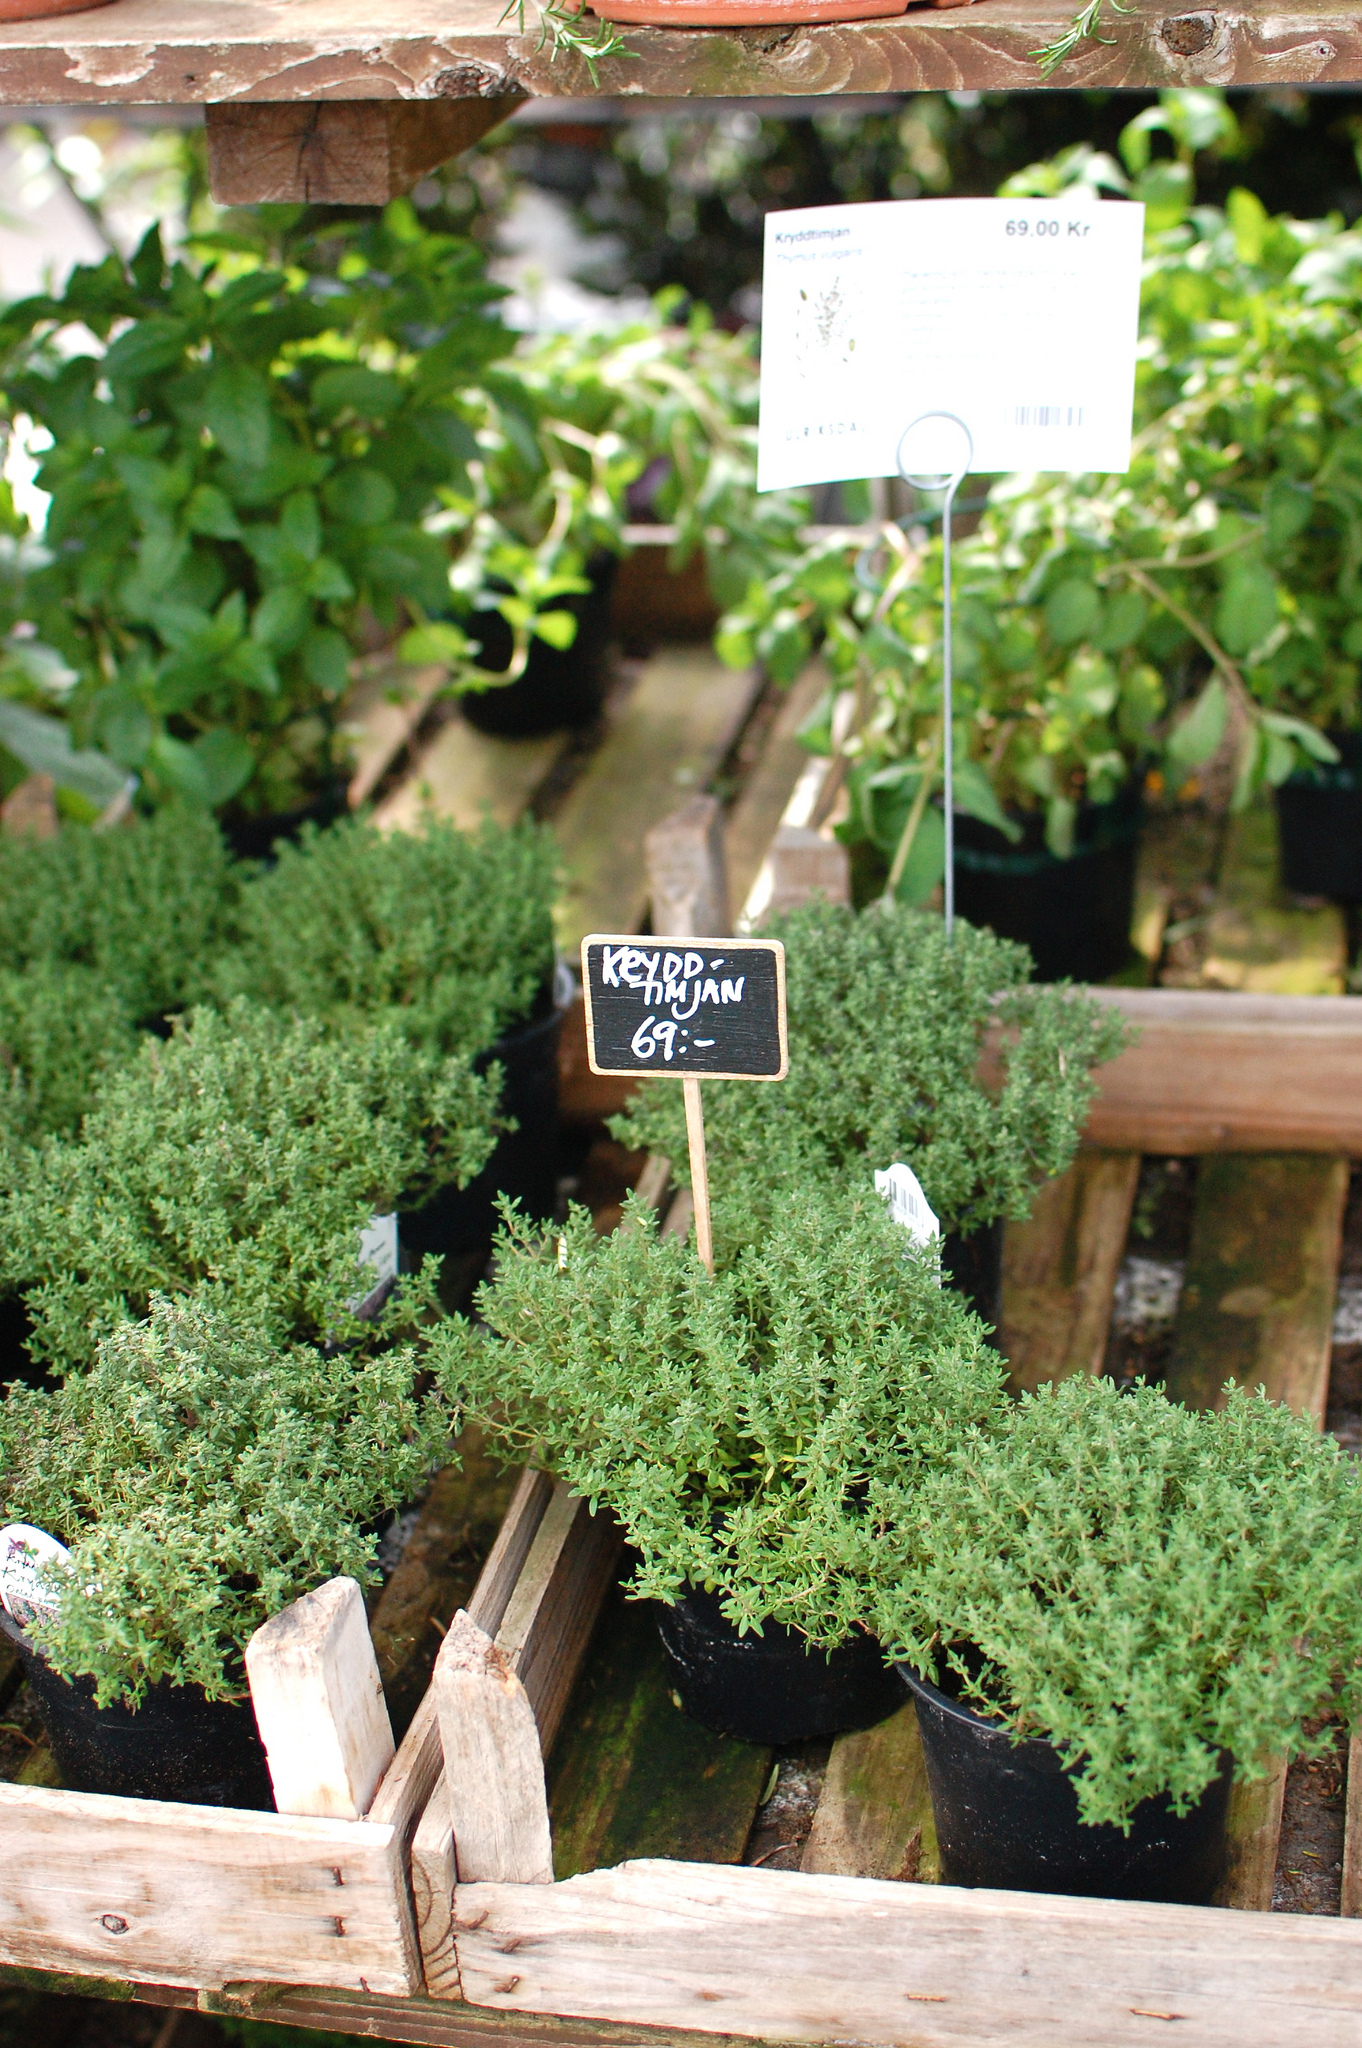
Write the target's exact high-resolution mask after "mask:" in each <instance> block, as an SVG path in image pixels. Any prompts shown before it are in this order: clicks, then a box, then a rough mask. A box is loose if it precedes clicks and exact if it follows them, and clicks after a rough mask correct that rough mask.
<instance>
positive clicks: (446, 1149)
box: [0, 999, 496, 1375]
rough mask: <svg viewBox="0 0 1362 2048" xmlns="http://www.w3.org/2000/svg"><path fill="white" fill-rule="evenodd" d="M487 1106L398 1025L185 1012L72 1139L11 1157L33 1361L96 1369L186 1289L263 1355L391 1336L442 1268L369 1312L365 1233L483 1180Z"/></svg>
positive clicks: (1, 1276) (114, 1075) (11, 1194)
mask: <svg viewBox="0 0 1362 2048" xmlns="http://www.w3.org/2000/svg"><path fill="white" fill-rule="evenodd" d="M495 1099H496V1097H495V1087H494V1083H493V1082H492V1080H491V1079H490V1078H486V1077H483V1076H481V1075H478V1074H475V1073H474V1072H473V1069H472V1065H471V1063H470V1062H469V1061H468V1060H467V1059H462V1058H459V1057H457V1056H453V1055H451V1056H448V1057H439V1056H436V1055H433V1054H430V1053H427V1052H424V1051H422V1050H420V1049H418V1048H417V1047H415V1046H414V1045H412V1043H411V1042H410V1041H409V1040H408V1039H407V1038H406V1037H404V1035H403V1034H402V1032H401V1030H400V1029H399V1028H398V1027H397V1025H396V1024H394V1023H393V1022H392V1021H391V1020H382V1021H379V1022H376V1023H374V1024H371V1025H370V1026H368V1027H367V1028H365V1029H363V1030H356V1031H354V1032H352V1033H349V1034H347V1035H346V1036H344V1037H340V1036H337V1035H335V1034H328V1033H327V1031H326V1030H325V1028H324V1027H323V1026H322V1025H321V1024H320V1023H318V1022H317V1021H315V1020H314V1019H310V1018H299V1017H290V1016H287V1015H282V1014H279V1013H277V1012H275V1011H273V1010H269V1009H266V1008H264V1007H263V1006H260V1005H256V1004H251V1003H248V1002H246V1001H245V1000H244V999H242V1000H239V1001H237V1002H235V1003H233V1004H231V1005H230V1007H229V1008H228V1009H227V1011H226V1012H225V1013H221V1014H220V1013H218V1012H217V1011H215V1010H210V1009H199V1010H196V1011H194V1012H192V1013H191V1014H190V1016H189V1017H188V1018H187V1019H186V1020H184V1021H182V1022H181V1023H179V1024H177V1026H176V1028H175V1030H174V1032H173V1034H172V1036H171V1038H170V1039H169V1041H168V1042H166V1043H162V1042H160V1041H159V1040H151V1041H149V1042H148V1043H147V1044H146V1045H145V1046H144V1047H143V1050H142V1052H141V1054H140V1055H139V1057H138V1058H137V1059H135V1060H134V1061H132V1062H131V1064H130V1065H128V1066H125V1067H122V1068H119V1069H116V1070H115V1071H113V1072H111V1073H109V1074H106V1075H105V1076H104V1077H103V1078H102V1079H101V1080H100V1082H99V1084H98V1087H97V1091H96V1096H95V1102H94V1106H93V1108H92V1109H91V1110H90V1111H89V1113H88V1114H87V1115H86V1117H85V1120H84V1124H83V1126H82V1129H81V1132H80V1135H79V1136H78V1137H76V1138H61V1137H52V1138H48V1139H47V1140H46V1141H45V1143H44V1144H43V1145H42V1146H41V1147H40V1148H39V1149H36V1150H32V1151H27V1152H21V1153H19V1154H18V1155H17V1156H16V1158H15V1161H14V1167H13V1172H12V1176H11V1181H10V1185H9V1187H8V1188H7V1189H5V1190H4V1191H3V1192H2V1193H0V1218H3V1224H2V1225H0V1236H3V1240H4V1242H3V1248H2V1249H0V1282H3V1283H4V1284H6V1285H7V1286H8V1287H9V1288H11V1289H14V1290H18V1291H21V1292H22V1293H23V1295H24V1298H25V1302H26V1305H27V1308H28V1313H29V1316H30V1318H31V1322H32V1334H31V1336H30V1337H29V1340H28V1346H29V1351H30V1354H31V1357H32V1359H33V1361H34V1364H35V1365H39V1366H46V1367H47V1369H48V1370H49V1372H52V1373H56V1374H59V1375H65V1374H70V1373H80V1372H85V1371H88V1370H89V1368H90V1366H91V1364H92V1362H93V1356H94V1349H95V1346H96V1344H97V1342H98V1340H99V1339H100V1338H101V1337H102V1336H104V1335H106V1334H107V1333H108V1332H109V1331H110V1330H112V1329H114V1328H116V1327H117V1326H118V1325H119V1324H120V1323H122V1322H125V1321H127V1320H129V1319H132V1320H138V1319H140V1318H141V1317H144V1316H145V1315H146V1314H147V1313H148V1310H149V1306H150V1302H151V1297H152V1296H153V1294H157V1293H166V1294H181V1293H187V1292H189V1291H191V1290H193V1289H199V1290H201V1291H202V1293H203V1296H204V1298H205V1299H206V1300H208V1301H210V1302H211V1303H213V1304H216V1305H218V1306H220V1307H222V1308H223V1309H224V1311H225V1312H228V1313H230V1315H231V1317H232V1320H233V1322H234V1324H235V1325H236V1326H237V1327H238V1328H239V1329H240V1330H241V1331H243V1332H245V1331H248V1330H255V1331H257V1332H258V1333H259V1334H260V1336H261V1337H262V1339H263V1340H265V1341H268V1342H270V1343H274V1344H282V1345H287V1344H290V1343H295V1342H299V1341H302V1342H309V1343H314V1344H322V1343H328V1344H356V1343H358V1344H369V1345H373V1344H378V1343H382V1342H386V1341H388V1340H389V1339H390V1338H391V1337H392V1336H393V1335H395V1334H397V1333H398V1332H400V1331H401V1330H402V1329H404V1328H405V1327H407V1326H409V1325H410V1324H411V1322H412V1320H413V1319H414V1318H415V1317H416V1316H417V1314H418V1313H419V1312H421V1311H422V1310H423V1309H425V1308H427V1307H429V1305H430V1304H431V1302H432V1300H433V1294H432V1289H433V1285H434V1278H435V1274H434V1270H433V1269H423V1271H422V1273H420V1274H418V1275H413V1276H412V1277H410V1278H408V1279H402V1280H399V1281H398V1282H397V1284H396V1286H395V1288H394V1290H393V1293H392V1295H391V1297H390V1298H389V1300H388V1301H387V1303H386V1304H385V1305H384V1306H383V1307H382V1308H381V1309H380V1310H379V1312H378V1313H377V1314H376V1315H374V1316H372V1317H370V1316H368V1315H361V1314H360V1313H359V1312H358V1303H359V1302H362V1301H363V1299H364V1297H366V1296H367V1295H368V1293H369V1292H371V1290H372V1287H373V1276H372V1274H370V1275H369V1276H368V1281H369V1284H368V1286H367V1287H366V1285H365V1269H363V1268H361V1267H360V1265H359V1263H358V1262H359V1257H360V1240H361V1236H362V1234H363V1233H364V1231H365V1230H366V1229H367V1228H368V1227H369V1225H370V1222H371V1219H372V1218H373V1217H374V1216H375V1215H387V1214H390V1213H391V1212H392V1211H394V1210H395V1209H397V1207H398V1206H399V1204H401V1203H408V1204H411V1205H413V1206H414V1205H416V1204H417V1203H419V1202H420V1201H421V1200H423V1199H425V1198H427V1197H428V1196H429V1194H430V1193H431V1192H432V1191H433V1190H434V1189H435V1188H438V1187H439V1186H441V1185H443V1183H444V1182H445V1181H447V1180H458V1179H462V1180H467V1179H469V1178H471V1176H472V1175H473V1174H474V1173H476V1172H477V1171H478V1169H479V1168H480V1167H481V1166H482V1165H483V1163H484V1161H485V1160H486V1158H487V1156H488V1154H489V1153H490V1151H491V1149H492V1145H493V1142H494V1130H495Z"/></svg>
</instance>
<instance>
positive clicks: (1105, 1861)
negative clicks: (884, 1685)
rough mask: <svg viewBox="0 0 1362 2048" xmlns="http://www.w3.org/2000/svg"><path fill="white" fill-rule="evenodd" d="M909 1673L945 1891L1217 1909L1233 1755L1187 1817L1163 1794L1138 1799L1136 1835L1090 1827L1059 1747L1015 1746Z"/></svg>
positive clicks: (1134, 1822) (1000, 1732) (995, 1728)
mask: <svg viewBox="0 0 1362 2048" xmlns="http://www.w3.org/2000/svg"><path fill="white" fill-rule="evenodd" d="M900 1669H901V1671H902V1675H903V1678H904V1681H905V1682H906V1684H907V1686H908V1688H909V1690H910V1691H911V1693H912V1695H913V1698H914V1700H915V1702H916V1705H917V1721H918V1727H919V1729H920V1730H921V1734H922V1751H923V1757H924V1760H925V1762H926V1766H927V1784H928V1788H929V1789H930V1791H931V1795H932V1812H933V1815H934V1816H935V1819H936V1838H937V1843H938V1846H939V1848H940V1851H941V1878H942V1882H943V1883H944V1884H962V1885H988V1886H990V1887H992V1888H993V1889H994V1890H998V1891H1024V1892H1069V1893H1073V1894H1075V1895H1077V1896H1079V1897H1083V1898H1102V1899H1165V1900H1169V1901H1171V1902H1173V1903H1176V1904H1180V1905H1186V1906H1204V1905H1206V1904H1208V1903H1209V1901H1210V1898H1211V1895H1212V1893H1213V1892H1214V1890H1215V1887H1216V1885H1217V1884H1218V1882H1219V1880H1220V1876H1221V1873H1222V1871H1223V1870H1224V1867H1225V1852H1226V1835H1225V1829H1226V1823H1227V1821H1228V1819H1229V1807H1230V1781H1231V1774H1232V1768H1233V1766H1232V1761H1231V1759H1230V1758H1229V1757H1228V1756H1226V1757H1225V1758H1224V1759H1223V1761H1222V1765H1221V1770H1220V1775H1219V1776H1218V1777H1217V1778H1214V1779H1212V1781H1211V1783H1210V1784H1209V1785H1208V1786H1207V1788H1206V1790H1205V1792H1204V1793H1203V1794H1202V1797H1201V1800H1200V1803H1199V1804H1198V1805H1196V1806H1194V1807H1193V1808H1192V1809H1191V1811H1190V1812H1188V1813H1186V1814H1184V1815H1183V1817H1182V1818H1181V1819H1179V1818H1178V1817H1177V1815H1176V1814H1175V1813H1174V1812H1173V1810H1172V1807H1171V1805H1170V1803H1169V1801H1168V1799H1167V1798H1166V1797H1160V1798H1158V1799H1144V1800H1141V1802H1140V1804H1139V1805H1138V1806H1137V1807H1136V1808H1135V1812H1134V1814H1133V1816H1132V1819H1131V1829H1130V1833H1129V1835H1123V1834H1122V1833H1121V1830H1120V1829H1119V1828H1114V1827H1105V1826H1104V1827H1084V1825H1083V1823H1082V1822H1081V1821H1080V1820H1079V1818H1078V1795H1077V1793H1076V1792H1075V1790H1074V1787H1073V1781H1072V1779H1071V1778H1069V1777H1068V1776H1066V1774H1065V1772H1064V1771H1063V1769H1062V1767H1061V1764H1060V1757H1059V1752H1058V1750H1057V1749H1055V1748H1054V1746H1053V1745H1052V1744H1051V1743H1049V1742H1043V1741H1033V1742H1023V1743H1021V1744H1018V1745H1015V1746H1014V1744H1013V1743H1012V1742H1011V1740H1010V1739H1009V1737H1008V1734H1007V1732H1006V1730H1005V1729H1004V1728H1002V1727H1001V1726H1000V1725H999V1724H998V1723H997V1722H996V1721H989V1720H985V1719H984V1718H983V1717H982V1716H981V1715H979V1714H975V1713H972V1712H971V1711H970V1709H969V1708H968V1707H966V1706H963V1705H962V1704H961V1703H960V1701H959V1700H954V1699H951V1698H950V1697H949V1696H948V1695H947V1694H946V1693H944V1692H941V1691H939V1690H938V1688H937V1687H936V1686H934V1685H929V1684H928V1683H927V1681H926V1680H925V1679H922V1678H919V1677H918V1676H917V1674H916V1672H913V1671H910V1670H908V1669H906V1668H905V1667H902V1666H901V1667H900Z"/></svg>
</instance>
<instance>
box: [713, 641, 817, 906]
mask: <svg viewBox="0 0 1362 2048" xmlns="http://www.w3.org/2000/svg"><path fill="white" fill-rule="evenodd" d="M830 680H831V678H830V677H829V675H828V672H827V670H826V669H825V668H824V666H823V664H822V662H820V661H811V662H810V663H809V665H808V667H807V668H806V669H805V670H804V672H803V674H802V675H801V676H800V677H799V678H798V679H797V681H795V682H794V683H792V684H791V686H790V691H789V694H788V696H787V697H786V699H785V701H784V703H783V704H782V705H781V707H780V710H779V711H778V712H777V714H776V716H775V719H774V720H773V721H772V725H771V730H770V733H769V734H768V735H767V739H766V744H765V746H764V747H763V748H762V751H761V756H760V759H759V760H758V761H757V763H756V765H755V766H754V768H753V769H752V771H751V774H750V775H749V776H748V778H747V781H746V783H745V784H744V786H743V790H742V793H741V795H740V796H739V797H738V800H737V802H736V803H735V804H734V806H733V809H732V812H731V813H730V815H729V820H728V832H727V852H728V876H729V891H730V899H731V901H732V902H733V903H745V902H746V901H747V895H748V891H749V890H750V889H751V887H752V884H753V882H754V881H755V880H756V878H757V871H758V869H759V868H760V867H761V864H762V862H763V861H764V860H765V858H766V853H767V849H768V848H769V846H770V844H771V841H772V839H774V837H775V834H776V828H777V826H778V825H779V824H780V821H781V818H782V816H783V815H784V811H785V806H786V804H787V803H788V802H789V800H790V794H791V791H792V790H793V789H794V787H795V784H796V783H797V782H798V781H799V778H800V776H801V775H802V774H803V772H804V770H805V769H806V768H807V767H808V765H809V755H808V752H807V750H806V749H805V748H804V747H803V746H802V745H801V744H800V742H799V740H798V739H797V738H796V737H795V735H796V734H797V732H798V731H799V728H800V726H801V725H803V723H804V721H805V719H806V718H807V717H808V716H809V714H810V712H811V711H812V710H813V708H814V706H815V705H816V704H817V702H818V700H819V698H820V697H821V696H822V694H823V692H824V691H825V690H826V689H827V687H828V684H829V682H830Z"/></svg>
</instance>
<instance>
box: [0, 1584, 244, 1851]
mask: <svg viewBox="0 0 1362 2048" xmlns="http://www.w3.org/2000/svg"><path fill="white" fill-rule="evenodd" d="M0 1636H3V1638H4V1640H5V1641H6V1642H9V1643H12V1644H13V1646H14V1648H15V1649H16V1650H17V1651H18V1652H19V1655H20V1657H21V1658H22V1660H23V1665H24V1675H25V1677H26V1678H27V1680H28V1682H29V1684H30V1685H31V1686H32V1688H33V1690H34V1692H35V1693H36V1694H37V1698H38V1710H39V1712H40V1713H41V1715H42V1718H43V1726H44V1727H45V1728H46V1730H47V1739H48V1742H49V1743H50V1744H51V1748H52V1754H53V1757H54V1758H55V1759H56V1764H57V1768H58V1770H59V1771H60V1772H61V1780H62V1784H63V1785H64V1786H65V1787H66V1789H67V1790H68V1791H70V1792H109V1793H113V1794H115V1795H117V1796H119V1797H121V1798H124V1799H174V1800H178V1801H180V1802H181V1803H182V1804H184V1805H187V1806H234V1807H245V1808H248V1809H252V1810H257V1811H262V1812H266V1813H269V1812H273V1810H274V1795H273V1793H272V1791H271V1789H270V1775H269V1766H268V1765H267V1763H266V1761H265V1751H264V1748H263V1746H262V1744H261V1741H260V1737H259V1735H258V1734H257V1732H256V1726H255V1715H254V1713H253V1712H252V1710H251V1703H250V1701H249V1700H209V1699H205V1697H204V1694H203V1688H202V1687H201V1686H197V1685H167V1684H165V1683H164V1682H162V1683H161V1684H159V1685H154V1686H152V1687H150V1688H149V1690H148V1692H147V1694H146V1697H145V1698H144V1699H143V1701H142V1704H141V1706H140V1707H138V1708H137V1710H136V1712H133V1710H132V1709H131V1708H129V1707H125V1706H123V1705H122V1704H121V1703H120V1704H118V1705H115V1706H112V1707H97V1706H96V1705H95V1687H94V1681H93V1679H89V1678H73V1679H67V1678H59V1677H58V1676H57V1673H56V1672H55V1671H54V1670H53V1669H52V1667H51V1665H50V1664H49V1663H48V1662H47V1659H46V1658H45V1657H43V1656H42V1655H41V1654H40V1653H39V1651H38V1650H37V1649H35V1648H34V1646H33V1645H32V1644H31V1643H30V1642H29V1640H28V1638H27V1636H26V1635H25V1633H24V1631H23V1630H22V1629H21V1628H19V1627H17V1626H16V1625H15V1623H14V1622H13V1621H11V1620H10V1617H9V1616H8V1615H7V1614H5V1613H4V1612H3V1611H0Z"/></svg>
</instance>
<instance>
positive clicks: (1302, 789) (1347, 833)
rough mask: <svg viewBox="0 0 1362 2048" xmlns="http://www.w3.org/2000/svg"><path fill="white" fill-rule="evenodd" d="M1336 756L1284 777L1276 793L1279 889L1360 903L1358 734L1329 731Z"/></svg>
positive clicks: (1361, 752) (1361, 762)
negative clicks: (1329, 760)
mask: <svg viewBox="0 0 1362 2048" xmlns="http://www.w3.org/2000/svg"><path fill="white" fill-rule="evenodd" d="M1329 737H1330V738H1331V739H1332V741H1333V743H1334V745H1335V746H1336V747H1337V748H1338V751H1339V756H1340V758H1339V759H1338V760H1337V761H1336V762H1334V763H1333V764H1332V765H1328V764H1326V763H1324V762H1322V761H1320V762H1316V763H1315V764H1314V765H1313V766H1312V767H1311V768H1310V769H1308V770H1307V771H1305V772H1304V773H1302V774H1299V775H1291V776H1288V778H1287V780H1286V781H1285V782H1284V783H1282V784H1281V786H1280V788H1279V789H1278V790H1277V792H1276V797H1277V832H1278V838H1279V840H1280V844H1281V868H1282V885H1283V887H1284V888H1287V889H1290V890H1292V891H1293V892H1294V894H1296V895H1297V896H1329V897H1332V899H1333V900H1334V902H1335V903H1362V733H1339V732H1335V733H1331V734H1330V735H1329Z"/></svg>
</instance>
